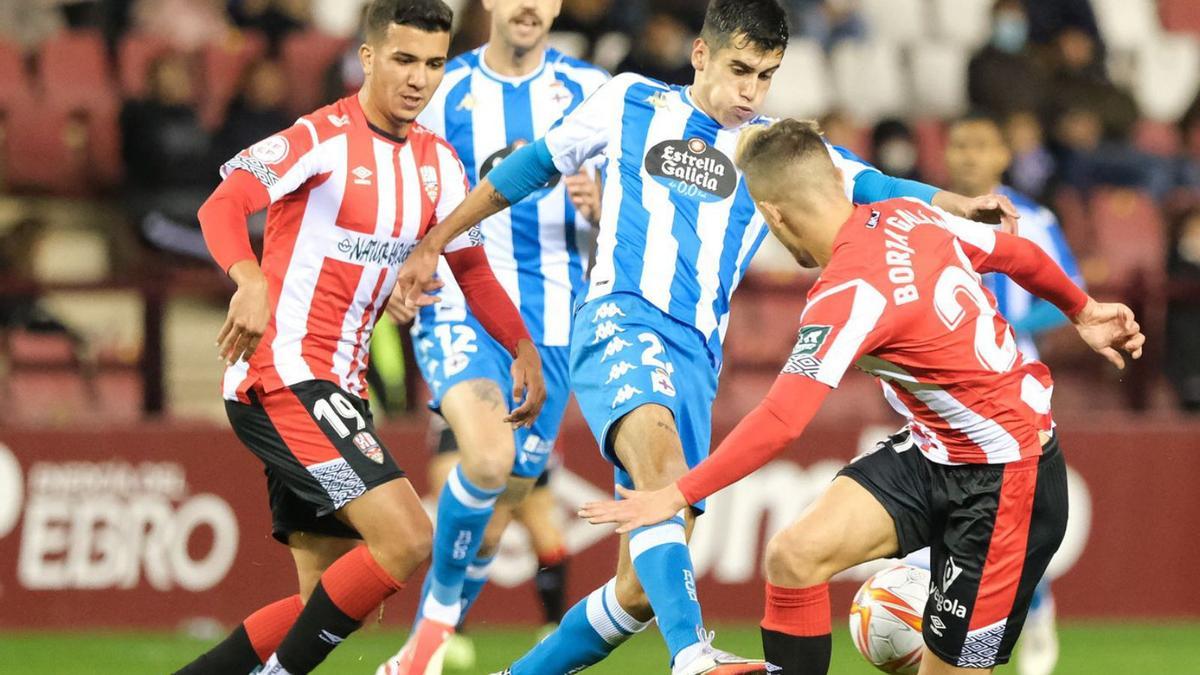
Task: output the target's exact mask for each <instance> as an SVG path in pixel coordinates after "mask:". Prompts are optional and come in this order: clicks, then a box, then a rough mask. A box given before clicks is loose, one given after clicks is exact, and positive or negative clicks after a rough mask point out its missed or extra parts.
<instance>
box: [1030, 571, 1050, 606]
mask: <svg viewBox="0 0 1200 675" xmlns="http://www.w3.org/2000/svg"><path fill="white" fill-rule="evenodd" d="M1053 603H1054V597H1053V596H1052V595H1050V581H1049V580H1048V579H1046V578H1045V577H1042V580H1041V581H1039V582H1038V585H1037V586H1036V587H1035V588H1034V589H1033V598H1032V599H1031V600H1030V602H1029V611H1030V613H1033V612H1037V611H1040V610H1041V609H1042V607H1043V606H1046V605H1051V604H1053Z"/></svg>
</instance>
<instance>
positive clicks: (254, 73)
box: [214, 59, 362, 161]
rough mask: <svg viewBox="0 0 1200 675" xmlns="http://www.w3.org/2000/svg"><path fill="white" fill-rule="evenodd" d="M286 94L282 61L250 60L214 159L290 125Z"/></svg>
mask: <svg viewBox="0 0 1200 675" xmlns="http://www.w3.org/2000/svg"><path fill="white" fill-rule="evenodd" d="M356 65H357V63H356ZM361 71H362V68H361V67H359V72H360V73H361ZM286 97H287V79H286V77H285V76H284V72H283V68H282V67H281V66H280V65H279V62H277V61H272V60H268V59H264V60H261V61H257V62H255V63H253V64H251V66H250V67H249V68H247V69H246V73H245V75H244V76H243V78H242V85H241V88H240V90H239V92H238V95H237V98H235V99H234V101H233V103H232V104H231V105H230V107H229V112H228V113H227V114H226V116H225V122H224V124H223V125H222V126H221V130H220V131H219V132H218V133H217V138H216V141H215V143H214V148H215V153H216V157H215V159H218V160H220V161H226V160H228V159H229V158H231V157H233V156H234V155H236V154H237V153H239V152H241V151H242V149H243V148H248V147H250V146H251V145H253V144H254V143H255V141H258V140H260V139H263V138H266V137H268V136H270V135H271V134H273V133H275V132H276V131H279V130H280V129H285V128H287V127H288V126H290V125H291V123H292V121H293V120H292V118H291V117H290V116H289V115H288V114H287V113H286V112H285V100H286ZM339 98H340V97H339Z"/></svg>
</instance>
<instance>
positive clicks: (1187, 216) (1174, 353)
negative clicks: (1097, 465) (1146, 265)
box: [1165, 204, 1200, 413]
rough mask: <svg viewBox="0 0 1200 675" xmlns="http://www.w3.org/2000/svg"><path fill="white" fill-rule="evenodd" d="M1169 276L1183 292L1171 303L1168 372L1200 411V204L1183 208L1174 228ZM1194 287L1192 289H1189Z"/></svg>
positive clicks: (1186, 401) (1190, 407) (1182, 397)
mask: <svg viewBox="0 0 1200 675" xmlns="http://www.w3.org/2000/svg"><path fill="white" fill-rule="evenodd" d="M1170 241H1171V245H1170V250H1169V252H1168V254H1167V278H1168V279H1169V280H1170V282H1171V283H1172V284H1174V285H1176V286H1177V287H1178V288H1179V289H1180V292H1178V293H1176V294H1175V296H1174V298H1173V299H1172V300H1171V301H1170V302H1169V303H1168V304H1167V355H1166V361H1165V363H1167V364H1170V368H1169V369H1168V375H1169V377H1170V379H1171V384H1172V385H1174V387H1175V393H1176V395H1178V396H1179V403H1180V405H1181V406H1182V407H1183V409H1184V410H1186V411H1188V412H1191V413H1197V412H1200V304H1198V301H1197V298H1200V294H1198V293H1196V292H1195V289H1196V288H1197V287H1200V205H1195V204H1193V205H1192V206H1190V207H1188V208H1186V209H1183V210H1181V212H1180V213H1179V215H1178V217H1177V218H1175V220H1174V223H1173V226H1172V228H1171V240H1170ZM1188 288H1190V289H1191V291H1190V292H1188V291H1187V289H1188Z"/></svg>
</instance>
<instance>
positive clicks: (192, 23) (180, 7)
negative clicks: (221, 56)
mask: <svg viewBox="0 0 1200 675" xmlns="http://www.w3.org/2000/svg"><path fill="white" fill-rule="evenodd" d="M132 23H133V26H134V28H135V29H136V30H138V31H141V32H143V33H145V34H147V35H155V36H158V37H160V38H162V39H164V40H166V41H167V42H168V43H169V44H170V45H171V46H172V47H174V48H175V49H178V50H180V51H183V52H191V51H194V50H196V49H199V48H201V47H203V46H204V45H207V44H212V43H214V42H219V41H221V40H222V39H224V38H225V37H227V36H228V35H229V32H230V30H231V29H232V28H233V26H232V24H230V22H229V16H228V15H227V14H226V13H225V8H224V6H223V5H222V3H221V1H220V0H136V4H134V6H133V10H132Z"/></svg>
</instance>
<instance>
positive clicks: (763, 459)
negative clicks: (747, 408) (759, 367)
mask: <svg viewBox="0 0 1200 675" xmlns="http://www.w3.org/2000/svg"><path fill="white" fill-rule="evenodd" d="M830 391H832V389H831V388H830V387H829V386H828V385H825V384H822V383H820V382H817V381H816V380H814V379H811V378H809V377H806V376H804V375H794V374H790V373H784V374H782V375H780V376H779V377H778V378H776V379H775V383H774V384H773V385H771V391H769V392H767V396H766V398H764V399H763V400H762V402H761V403H759V404H758V406H757V407H756V408H755V409H754V410H752V411H751V412H750V414H749V415H746V417H744V418H743V419H742V421H741V422H739V423H738V425H737V426H736V427H734V429H733V431H731V432H729V435H728V436H726V437H725V440H723V441H721V445H720V446H718V447H717V449H716V451H715V452H713V454H712V456H710V457H709V458H708V459H706V460H704V461H703V462H701V463H700V465H699V466H697V467H696V468H694V469H692V470H691V471H689V472H688V473H687V475H685V476H684V477H683V478H680V479H679V481H678V482H676V486H677V487H678V488H679V491H680V492H681V493H683V496H684V498H686V499H687V500H688V503H689V504H695V503H696V502H698V501H700V500H701V499H704V498H706V497H708V496H709V495H711V494H713V493H714V492H717V491H719V490H721V489H723V488H725V487H727V486H729V485H732V484H734V483H736V482H738V481H739V480H741V479H743V478H745V477H746V476H748V475H750V474H751V473H753V472H754V471H756V470H757V469H759V468H761V467H763V466H765V465H766V464H767V462H770V461H771V460H772V459H774V458H775V457H778V456H779V454H780V453H782V452H783V451H784V449H785V448H787V445H788V443H791V442H792V441H794V440H796V439H797V438H799V437H800V434H801V433H803V432H804V429H805V427H807V426H808V423H809V422H811V421H812V418H813V416H814V415H816V414H817V410H818V409H820V407H821V404H822V403H823V402H824V401H825V397H826V396H828V395H829V392H830Z"/></svg>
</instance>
